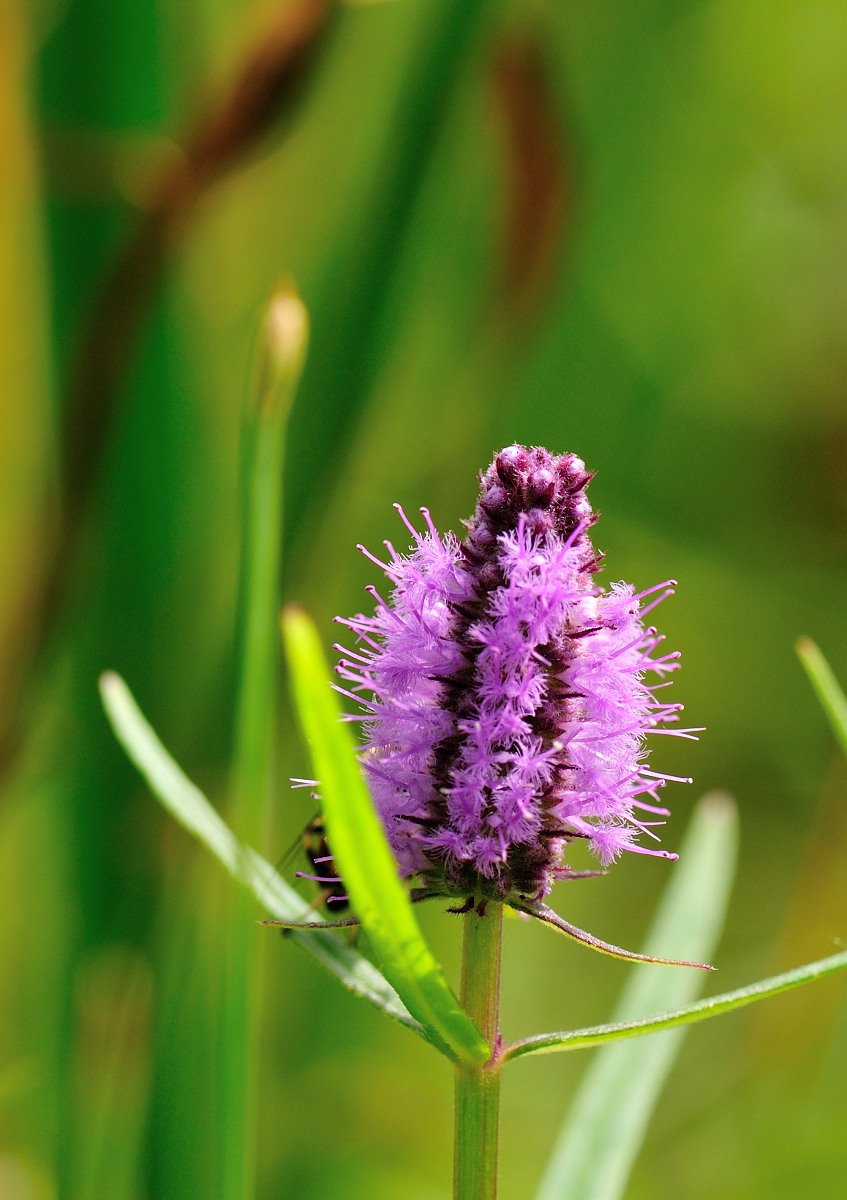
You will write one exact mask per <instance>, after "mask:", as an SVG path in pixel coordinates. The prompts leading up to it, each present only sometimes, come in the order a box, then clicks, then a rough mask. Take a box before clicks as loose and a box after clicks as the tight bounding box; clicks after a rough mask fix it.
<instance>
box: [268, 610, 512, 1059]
mask: <svg viewBox="0 0 847 1200" xmlns="http://www.w3.org/2000/svg"><path fill="white" fill-rule="evenodd" d="M282 628H283V636H284V640H285V648H286V653H287V657H288V662H289V666H290V669H291V676H292V691H293V696H294V702H295V707H296V710H297V715H298V719H299V721H300V723H301V727H302V730H303V733H304V736H305V738H306V740H307V741H308V743H309V747H310V750H311V753H312V758H313V762H314V770H315V776H316V778H318V779H320V786H321V797H322V803H323V808H324V813H325V815H326V819H327V827H328V830H329V836H330V839H331V843H332V853H333V855H334V857H335V860H336V862H337V863H338V865H339V869H340V874H341V878H342V879H343V880H344V887H345V890H346V891H347V892H348V894H349V896H350V899H351V901H352V904H353V908H354V909H355V911H356V914H357V916H358V917H359V919H360V921H361V922H362V925H363V927H364V928H365V930H366V931H367V933H368V936H369V937H370V939H371V942H372V943H373V946H374V949H375V950H376V952H377V955H378V956H379V959H380V962H381V964H382V966H383V970H384V971H385V975H386V977H387V978H388V979H389V980H390V981H391V983H392V984H393V985H394V987H395V988H396V989H397V992H398V993H399V995H400V996H401V997H402V999H403V1001H404V1003H405V1004H406V1007H407V1008H408V1009H409V1012H411V1013H412V1015H413V1016H414V1017H416V1018H417V1020H418V1021H420V1023H421V1025H422V1026H423V1027H424V1029H425V1030H426V1031H427V1033H428V1035H429V1037H430V1040H431V1041H432V1042H433V1043H434V1044H436V1045H437V1046H438V1047H439V1049H440V1050H441V1051H442V1052H443V1053H444V1054H446V1055H447V1056H448V1057H449V1058H451V1059H453V1060H454V1061H455V1062H460V1063H467V1064H481V1063H484V1062H485V1061H486V1060H487V1059H488V1058H489V1057H490V1055H491V1048H490V1047H489V1046H488V1044H487V1042H486V1041H485V1039H484V1037H483V1036H482V1034H481V1033H480V1031H479V1030H478V1029H477V1027H476V1025H474V1023H473V1021H471V1019H470V1017H469V1016H468V1015H467V1013H466V1012H465V1011H464V1009H463V1008H462V1007H461V1005H460V1004H459V1001H458V1000H457V999H456V997H455V996H454V995H453V992H452V991H451V989H450V987H449V985H448V983H447V981H446V979H445V978H444V975H443V973H442V971H441V968H440V966H439V965H438V963H437V962H436V960H435V958H434V956H433V954H432V952H431V950H430V949H429V946H428V945H427V943H426V941H425V940H424V937H423V934H422V933H421V931H420V928H419V926H418V923H417V920H416V919H415V916H414V913H413V911H412V904H411V901H410V899H409V897H408V895H407V893H406V890H405V888H404V887H403V884H402V883H401V881H400V878H399V876H398V874H397V864H396V863H395V861H394V857H393V855H392V854H391V851H390V849H389V847H388V843H387V842H386V840H385V834H384V832H383V830H382V826H381V825H380V823H379V820H378V819H377V816H376V813H375V812H374V808H373V804H372V803H371V798H370V794H369V793H368V790H367V788H366V786H365V782H364V780H363V778H362V773H361V769H360V767H359V763H358V760H357V758H356V754H355V746H354V743H353V738H352V736H351V734H350V730H349V726H348V725H347V724H346V723H344V722H343V721H342V719H341V718H342V713H341V709H340V706H339V704H338V701H337V699H336V696H335V693H334V692H333V691H332V690H331V688H330V687H329V683H328V679H329V674H330V672H329V668H328V666H327V663H326V660H325V658H324V654H323V650H322V649H321V644H320V640H319V638H318V635H317V631H316V630H315V627H314V625H313V624H312V621H311V619H310V618H309V617H308V616H307V614H306V613H305V612H303V610H302V609H297V608H289V609H286V610H285V612H284V613H283V621H282Z"/></svg>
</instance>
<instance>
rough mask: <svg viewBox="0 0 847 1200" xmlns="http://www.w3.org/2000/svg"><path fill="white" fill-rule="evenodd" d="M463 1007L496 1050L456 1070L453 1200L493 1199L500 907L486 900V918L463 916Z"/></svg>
mask: <svg viewBox="0 0 847 1200" xmlns="http://www.w3.org/2000/svg"><path fill="white" fill-rule="evenodd" d="M464 922H465V938H464V946H463V950H462V1005H463V1007H464V1009H465V1011H466V1012H467V1013H468V1015H469V1016H470V1017H471V1018H472V1019H473V1020H474V1021H475V1022H476V1024H477V1026H478V1027H479V1029H480V1030H481V1031H482V1033H483V1035H484V1037H485V1038H486V1040H487V1042H488V1044H489V1045H490V1046H492V1047H494V1055H493V1057H492V1060H491V1062H489V1063H487V1064H486V1065H485V1066H482V1067H464V1066H463V1067H457V1068H456V1092H455V1095H456V1112H455V1144H454V1151H453V1197H454V1200H495V1198H496V1196H497V1146H498V1120H499V1115H500V1071H499V1067H498V1064H497V1054H498V1047H499V1042H500V1030H499V1021H500V947H501V942H502V933H503V906H502V905H501V904H492V903H491V902H489V904H488V907H487V908H486V910H485V915H484V916H482V917H480V916H478V915H477V913H476V912H475V911H473V910H471V911H470V912H469V913H467V914H466V915H465V918H464Z"/></svg>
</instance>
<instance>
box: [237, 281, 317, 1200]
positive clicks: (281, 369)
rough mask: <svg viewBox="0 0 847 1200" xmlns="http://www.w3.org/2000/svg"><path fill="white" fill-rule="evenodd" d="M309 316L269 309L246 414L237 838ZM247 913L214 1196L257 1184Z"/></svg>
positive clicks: (255, 965)
mask: <svg viewBox="0 0 847 1200" xmlns="http://www.w3.org/2000/svg"><path fill="white" fill-rule="evenodd" d="M306 331H307V318H306V312H305V309H304V308H303V305H302V304H301V302H300V301H299V299H298V298H297V297H296V296H294V295H293V294H291V293H288V292H282V293H280V294H278V295H277V296H275V297H274V299H273V300H272V302H271V305H270V307H269V309H268V314H267V318H266V323H265V328H264V335H265V336H264V345H263V348H262V349H263V354H262V377H261V379H260V383H259V390H258V403H257V405H256V406H255V408H254V409H253V411H252V412H251V414H250V420H249V428H248V440H249V452H250V456H251V457H250V462H249V467H248V477H247V495H246V521H245V544H244V556H243V566H242V596H241V622H240V623H241V630H240V632H241V669H240V677H239V685H238V708H237V713H236V727H235V756H234V763H233V795H232V805H231V809H230V817H231V821H232V824H233V827H234V828H235V830H236V832H237V833H238V835H239V838H240V840H241V841H242V842H243V843H244V844H245V845H248V846H255V845H257V844H261V841H262V834H263V832H264V826H265V823H266V819H267V813H268V803H269V798H270V790H271V785H272V781H273V765H274V764H273V748H274V741H275V737H274V727H275V724H276V708H277V695H276V664H277V662H278V658H279V655H278V633H277V614H278V609H279V575H280V535H281V527H282V476H283V462H284V456H285V430H286V424H287V420H288V414H289V412H290V410H291V404H292V401H293V399H294V394H295V391H296V388H297V383H298V381H299V378H300V372H301V369H302V364H303V357H304V353H305V346H306ZM253 917H254V911H253V908H252V905H251V903H250V901H249V900H248V899H247V897H246V895H245V894H244V893H242V892H241V890H240V889H239V890H238V891H234V892H233V894H232V904H231V908H230V919H229V922H228V928H227V930H226V932H225V936H224V943H225V945H224V949H225V959H224V961H225V967H224V983H223V997H222V999H223V1004H222V1011H221V1023H220V1029H219V1045H218V1061H219V1064H220V1074H219V1081H218V1089H217V1096H216V1102H217V1113H218V1115H217V1128H218V1152H219V1158H218V1170H217V1171H216V1193H217V1196H218V1197H219V1198H220V1200H248V1198H249V1197H250V1196H252V1195H253V1193H254V1190H255V1144H254V1134H255V1128H256V1119H255V1118H256V1085H257V1075H258V1014H259V1003H260V997H261V960H260V957H259V943H258V940H257V938H256V937H255V924H254V921H253Z"/></svg>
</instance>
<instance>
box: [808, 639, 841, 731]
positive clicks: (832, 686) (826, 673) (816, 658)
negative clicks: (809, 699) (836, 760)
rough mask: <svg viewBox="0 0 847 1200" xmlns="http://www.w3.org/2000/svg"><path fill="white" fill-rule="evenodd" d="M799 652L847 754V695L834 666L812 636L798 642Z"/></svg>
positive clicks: (828, 718)
mask: <svg viewBox="0 0 847 1200" xmlns="http://www.w3.org/2000/svg"><path fill="white" fill-rule="evenodd" d="M796 649H797V654H798V656H799V658H800V662H801V663H802V664H803V667H804V669H805V671H806V674H807V675H808V677H809V679H810V680H811V684H812V687H813V688H814V689H815V694H816V695H817V698H818V700H820V702H821V707H822V708H823V710H824V712H825V713H826V716H827V720H828V721H829V724H830V726H831V728H832V732H833V733H834V734H835V736H836V738H837V739H838V742H839V745H840V746H841V749H842V750H843V751H844V753H845V754H847V696H845V695H844V692H843V691H842V690H841V687H840V685H839V683H838V680H837V679H836V678H835V676H834V675H833V673H832V668H831V667H830V665H829V663H828V662H827V661H826V659H825V658H824V656H823V654H822V653H821V651H820V649H819V647H818V646H817V645H816V644H815V642H813V641H812V639H811V638H807V637H802V638H800V639H799V640H798V642H797V646H796Z"/></svg>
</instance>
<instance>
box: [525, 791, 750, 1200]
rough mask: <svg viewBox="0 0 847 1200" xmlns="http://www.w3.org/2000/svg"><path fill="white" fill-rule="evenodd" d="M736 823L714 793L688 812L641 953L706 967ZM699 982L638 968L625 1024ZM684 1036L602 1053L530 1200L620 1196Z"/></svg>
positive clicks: (689, 975) (624, 1007)
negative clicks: (689, 958)
mask: <svg viewBox="0 0 847 1200" xmlns="http://www.w3.org/2000/svg"><path fill="white" fill-rule="evenodd" d="M736 844H737V817H736V811H735V805H734V803H733V802H732V800H731V799H729V797H727V796H724V795H721V794H719V793H713V794H711V795H708V796H706V797H704V799H703V800H702V801H701V802H700V804H699V805H698V807H697V810H696V811H695V814H694V817H693V819H692V821H691V825H690V827H689V830H688V833H687V835H686V838H685V842H684V845H683V848H682V854H681V858H680V863H679V866H678V867H677V868H676V871H675V875H674V878H673V880H672V882H671V883H670V884H669V886H668V887H667V889H666V891H665V895H664V897H663V899H662V903H661V905H660V907H659V911H658V913H657V914H656V917H655V918H654V921H653V924H652V927H651V929H650V933H649V934H648V938H647V945H648V948H649V952H650V953H652V954H655V953H656V952H657V951H658V950H659V949H667V948H668V947H670V946H675V947H678V948H679V949H680V950H684V951H685V952H686V953H690V954H693V955H696V956H697V957H703V958H708V957H711V955H712V953H713V951H714V948H715V946H716V944H717V941H718V938H719V936H720V932H721V929H722V927H723V922H724V917H725V914H726V907H727V902H728V898H729V892H730V888H731V885H732V879H733V876H734V873H735V858H736ZM704 982H705V977H704V976H703V975H701V974H700V973H699V972H695V971H656V970H653V969H649V968H647V967H638V968H636V969H635V970H634V971H632V972H631V973H630V977H629V982H628V984H627V986H626V988H625V989H624V993H623V995H622V997H621V1000H620V1002H619V1004H618V1007H617V1011H616V1014H615V1016H616V1020H617V1021H618V1022H623V1021H629V1020H632V1019H633V1018H636V1017H640V1016H642V1015H643V1014H644V1013H649V1012H650V1011H651V1010H655V1008H656V1007H657V1006H660V1005H668V1004H680V1003H684V1002H685V1001H686V1000H691V999H693V997H694V996H696V995H697V992H698V991H699V990H700V989H701V988H702V986H703V984H704ZM682 1037H683V1031H682V1030H678V1031H677V1032H675V1033H665V1034H662V1035H660V1036H658V1037H653V1038H650V1039H649V1040H648V1039H646V1038H644V1039H642V1040H641V1041H638V1042H632V1043H630V1044H629V1045H626V1046H609V1047H607V1048H606V1049H604V1050H603V1051H602V1052H601V1053H600V1054H598V1055H597V1057H596V1058H595V1059H594V1061H593V1062H592V1064H591V1067H590V1068H589V1071H588V1073H587V1075H586V1077H585V1079H584V1080H583V1082H582V1085H581V1087H580V1089H579V1092H578V1093H577V1096H576V1099H575V1101H574V1104H573V1107H572V1110H571V1113H570V1116H569V1119H568V1120H567V1121H566V1123H565V1125H564V1127H563V1129H562V1133H561V1135H560V1138H559V1141H558V1143H557V1145H556V1148H555V1150H554V1152H553V1156H552V1158H551V1160H550V1163H549V1165H548V1167H547V1171H546V1172H545V1174H544V1177H543V1179H542V1182H541V1185H540V1187H539V1190H538V1193H537V1200H558V1198H559V1197H561V1196H562V1195H564V1194H566V1191H567V1194H568V1195H572V1196H579V1197H580V1200H616V1198H617V1197H619V1196H621V1195H622V1194H623V1189H624V1187H625V1185H626V1181H627V1178H628V1176H629V1173H630V1170H631V1168H632V1164H633V1162H634V1161H635V1158H636V1155H637V1154H638V1150H639V1148H640V1146H641V1143H642V1141H643V1138H644V1134H645V1132H646V1130H647V1126H648V1123H649V1120H650V1115H651V1113H652V1111H653V1108H654V1105H655V1103H656V1100H657V1099H658V1096H659V1093H660V1092H661V1089H662V1086H663V1084H664V1082H665V1080H666V1078H667V1076H668V1074H669V1073H670V1070H671V1067H672V1065H673V1062H674V1060H675V1058H676V1055H677V1053H678V1052H679V1049H680V1046H681V1043H682Z"/></svg>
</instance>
